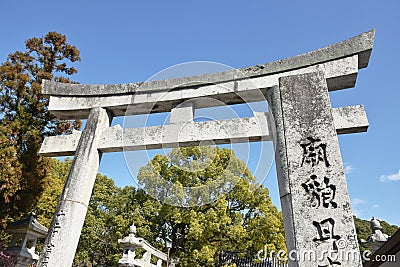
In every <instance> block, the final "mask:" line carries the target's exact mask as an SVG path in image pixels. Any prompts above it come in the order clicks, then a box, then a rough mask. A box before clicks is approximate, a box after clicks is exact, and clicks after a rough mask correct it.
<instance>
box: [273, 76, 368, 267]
mask: <svg viewBox="0 0 400 267" xmlns="http://www.w3.org/2000/svg"><path fill="white" fill-rule="evenodd" d="M270 95H271V97H270V101H271V104H272V106H273V108H272V112H273V113H274V116H275V121H278V123H277V127H276V129H277V136H278V140H277V142H276V144H277V151H278V154H277V156H278V158H277V167H278V169H279V171H278V174H279V175H282V176H280V177H278V178H279V180H280V184H279V186H280V187H282V188H281V192H280V193H281V198H282V201H281V203H282V209H283V210H285V212H284V213H285V214H284V215H285V217H286V218H285V231H287V242H288V244H287V246H288V248H289V249H293V248H295V249H296V251H297V256H298V257H300V260H299V261H297V262H291V266H299V267H302V266H318V265H321V266H325V265H327V266H330V265H329V264H330V263H329V262H330V261H331V262H337V263H339V262H340V263H341V266H349V267H350V266H351V267H355V266H361V258H360V255H359V251H358V243H357V237H356V232H355V228H354V222H353V217H352V212H351V207H350V200H349V196H348V193H347V187H346V179H345V176H344V170H343V165H342V158H341V155H340V150H339V144H338V139H337V134H336V129H335V125H334V120H333V115H332V109H331V104H330V100H329V94H328V88H327V85H326V81H325V78H324V76H323V73H321V72H317V73H309V74H301V75H296V76H289V77H282V78H281V79H280V86H279V90H277V89H276V88H275V92H271V93H270ZM338 113H341V114H343V113H346V112H343V110H341V111H340V112H338ZM329 251H330V252H331V253H333V254H332V255H331V256H330V258H328V256H329V255H330V254H324V253H327V252H329ZM310 252H312V253H315V254H316V259H318V261H317V260H316V259H314V261H310V260H308V259H304V258H303V256H304V255H305V254H307V253H308V255H309V253H310ZM348 253H351V254H352V255H355V258H351V257H347V258H346V256H345V255H347V254H348ZM322 256H323V257H322ZM319 257H322V261H319ZM335 257H339V258H337V259H336V258H335Z"/></svg>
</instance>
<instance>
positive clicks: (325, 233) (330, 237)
mask: <svg viewBox="0 0 400 267" xmlns="http://www.w3.org/2000/svg"><path fill="white" fill-rule="evenodd" d="M313 225H314V226H315V227H316V228H317V232H318V237H316V238H314V239H313V241H314V242H321V241H322V242H324V241H333V249H334V250H335V251H336V250H337V249H338V248H337V245H336V241H337V240H339V239H340V236H339V235H335V233H334V227H335V221H334V220H333V219H332V218H329V219H326V220H323V221H321V222H316V221H313Z"/></svg>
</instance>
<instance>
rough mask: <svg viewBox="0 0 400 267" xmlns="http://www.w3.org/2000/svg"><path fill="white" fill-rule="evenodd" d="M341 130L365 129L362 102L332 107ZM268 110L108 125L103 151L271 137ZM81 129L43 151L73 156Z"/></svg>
mask: <svg viewBox="0 0 400 267" xmlns="http://www.w3.org/2000/svg"><path fill="white" fill-rule="evenodd" d="M332 112H333V117H334V122H335V126H336V131H337V133H338V134H343V133H355V132H364V131H366V130H367V128H368V120H367V117H366V114H365V110H364V107H363V106H350V107H343V108H334V109H332ZM270 127H271V122H270V119H269V116H268V113H259V112H255V116H254V117H250V118H235V119H229V120H216V121H206V122H191V123H185V124H169V125H162V126H150V127H142V128H128V129H123V128H122V127H121V126H120V125H116V126H114V127H110V128H108V129H106V130H105V131H104V133H103V135H102V137H101V141H100V145H99V148H98V149H99V150H100V151H101V152H120V151H134V150H143V149H158V148H173V147H177V146H196V145H200V144H229V143H242V142H256V141H269V140H272V135H271V131H270V130H269V129H270ZM80 136H81V132H79V131H77V132H74V133H73V134H70V135H60V136H50V137H46V138H45V140H44V142H43V144H42V147H41V149H40V152H39V153H40V154H42V155H44V156H48V157H55V156H73V155H74V153H75V150H76V147H77V145H78V142H79V138H80Z"/></svg>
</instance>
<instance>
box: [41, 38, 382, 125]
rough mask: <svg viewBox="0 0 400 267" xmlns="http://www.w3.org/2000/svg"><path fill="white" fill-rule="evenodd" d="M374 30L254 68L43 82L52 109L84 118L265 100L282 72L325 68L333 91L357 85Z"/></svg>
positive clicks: (63, 116)
mask: <svg viewBox="0 0 400 267" xmlns="http://www.w3.org/2000/svg"><path fill="white" fill-rule="evenodd" d="M373 40H374V31H370V32H367V33H364V34H361V35H359V36H356V37H353V38H351V39H348V40H346V41H343V42H340V43H337V44H334V45H331V46H328V47H325V48H322V49H319V50H315V51H312V52H309V53H306V54H303V55H299V56H296V57H292V58H288V59H284V60H279V61H276V62H270V63H266V64H264V65H256V66H252V67H248V68H242V69H234V70H230V71H225V72H220V73H212V74H205V75H200V76H191V77H184V78H177V79H170V80H163V81H149V82H140V83H130V84H111V85H104V84H103V85H84V84H83V85H82V84H67V83H58V82H52V81H44V82H43V93H44V94H48V95H50V102H49V111H50V112H51V113H52V114H53V115H55V116H56V117H58V118H60V119H84V118H87V116H88V114H89V110H90V109H91V108H93V107H98V106H100V107H103V108H106V109H107V110H109V111H111V112H113V114H114V116H124V115H135V114H148V113H156V112H168V111H170V110H171V109H172V108H173V107H175V106H176V105H177V104H179V103H181V102H182V101H185V100H188V99H190V100H193V101H194V102H195V105H196V108H205V107H211V106H215V105H216V103H217V102H218V101H207V100H206V99H205V98H214V99H216V100H219V103H220V104H221V105H222V104H239V103H244V102H253V101H262V100H265V97H264V96H265V94H266V91H267V88H270V87H273V86H276V85H278V79H279V78H280V77H284V76H289V75H297V74H302V73H308V72H315V71H322V72H323V73H324V77H325V78H326V81H327V85H328V89H329V90H330V91H333V90H339V89H344V88H350V87H354V86H355V83H356V78H357V73H358V69H360V68H364V67H366V66H367V64H368V61H369V57H370V53H371V50H372V46H373Z"/></svg>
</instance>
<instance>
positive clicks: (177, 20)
mask: <svg viewBox="0 0 400 267" xmlns="http://www.w3.org/2000/svg"><path fill="white" fill-rule="evenodd" d="M399 11H400V3H399V2H398V1H395V0H393V1H389V0H388V1H381V2H377V1H369V0H366V1H246V2H245V1H76V0H72V1H63V2H58V1H20V0H14V1H1V3H0V12H1V16H0V20H1V27H0V62H4V61H5V60H6V57H7V54H8V53H11V52H13V51H15V50H22V49H23V48H24V40H26V39H28V38H30V37H33V36H42V35H44V34H46V33H47V32H49V31H57V32H60V33H63V34H65V35H66V36H67V38H68V41H69V42H70V43H71V44H74V45H76V46H77V47H78V49H79V50H80V51H81V57H82V61H81V62H80V63H78V64H76V68H77V69H78V71H79V73H78V74H77V75H75V77H74V80H76V81H79V82H80V83H128V82H134V81H143V80H147V79H148V78H150V77H151V76H152V75H153V74H155V73H157V72H159V71H161V70H163V69H165V68H167V67H170V66H173V65H175V64H179V63H183V62H190V61H211V62H218V63H222V64H226V65H228V66H231V67H234V68H240V67H246V66H252V65H256V64H262V63H266V62H269V61H274V60H278V59H283V58H286V57H290V56H294V55H297V54H301V53H304V52H308V51H311V50H314V49H317V48H320V47H324V46H326V45H329V44H332V43H336V42H339V41H341V40H344V39H347V38H350V37H352V36H355V35H357V34H360V33H362V32H365V31H368V30H370V29H372V28H375V29H376V31H377V32H376V39H375V47H374V51H373V53H372V56H371V60H370V65H369V67H368V68H367V69H363V70H361V71H360V73H359V77H358V80H357V85H356V87H355V88H352V89H346V90H343V91H338V92H333V93H331V100H332V105H333V106H334V107H340V106H346V105H356V104H363V105H365V108H366V111H367V115H368V119H369V123H370V128H369V130H368V132H367V133H361V134H352V135H344V136H340V137H339V141H340V145H341V151H342V156H343V161H344V165H345V168H346V170H347V171H346V173H347V174H346V175H347V181H348V189H349V194H350V198H351V199H352V203H353V210H354V211H355V213H356V214H357V215H358V216H359V217H361V218H364V219H370V218H371V217H372V216H375V217H377V218H382V219H385V220H387V221H388V222H390V223H392V224H397V225H400V217H399V209H398V203H399V200H398V193H399V192H400V173H399V169H400V155H399V154H400V153H399V151H400V150H399V148H400V141H399V140H398V136H399V134H398V132H399V130H400V123H399V122H400V116H399V115H400V109H399V105H398V102H399V96H400V90H399V86H398V81H397V78H398V75H399V68H398V62H400V56H399V51H398V49H399V47H400V27H399V26H400V16H399ZM140 157H142V156H140ZM254 164H255V163H254V162H253V161H251V162H249V165H254ZM266 165H268V164H266ZM100 171H101V172H103V173H106V174H107V175H109V176H110V177H112V178H113V179H115V181H116V183H117V184H118V185H120V186H122V185H125V184H132V183H133V182H132V179H131V178H130V175H129V172H128V171H127V168H126V165H125V161H124V158H123V155H122V154H108V155H104V157H103V161H102V164H101V167H100ZM258 178H259V179H261V180H262V179H263V178H264V177H258ZM265 184H266V185H267V186H268V187H269V188H270V191H271V196H272V199H273V201H274V203H275V204H276V205H278V206H279V197H278V194H277V182H276V174H275V170H274V168H272V170H271V172H270V174H269V175H268V177H267V178H266V179H265Z"/></svg>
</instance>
